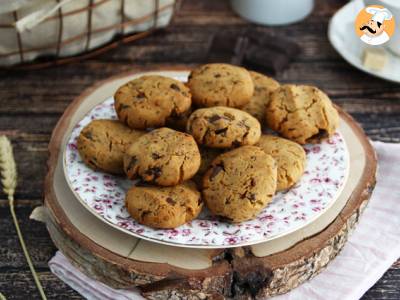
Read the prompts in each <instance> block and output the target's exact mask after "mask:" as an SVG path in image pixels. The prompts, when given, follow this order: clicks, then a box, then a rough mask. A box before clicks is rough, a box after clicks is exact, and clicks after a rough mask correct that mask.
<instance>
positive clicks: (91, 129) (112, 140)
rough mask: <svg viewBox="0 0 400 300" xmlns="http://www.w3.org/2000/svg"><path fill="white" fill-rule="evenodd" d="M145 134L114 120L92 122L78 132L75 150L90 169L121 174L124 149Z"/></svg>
mask: <svg viewBox="0 0 400 300" xmlns="http://www.w3.org/2000/svg"><path fill="white" fill-rule="evenodd" d="M145 133H146V132H144V131H139V130H135V129H131V128H129V127H127V126H125V125H124V124H122V123H121V122H119V121H116V120H93V121H91V122H90V123H89V124H88V125H86V126H85V127H84V128H83V129H82V131H81V132H80V134H79V137H78V142H77V148H78V151H79V154H80V156H81V158H82V160H83V161H84V163H85V164H86V165H87V166H89V167H91V168H92V169H94V170H102V171H105V172H109V173H113V174H123V173H124V168H123V157H124V153H125V149H126V147H128V146H129V145H130V144H131V143H132V142H134V141H136V140H137V139H138V138H139V137H140V136H142V135H143V134H145Z"/></svg>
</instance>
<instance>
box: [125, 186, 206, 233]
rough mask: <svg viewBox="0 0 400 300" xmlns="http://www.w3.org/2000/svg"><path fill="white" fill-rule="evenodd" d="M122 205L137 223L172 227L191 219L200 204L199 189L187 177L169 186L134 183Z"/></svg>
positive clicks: (195, 214)
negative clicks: (185, 179) (186, 179)
mask: <svg viewBox="0 0 400 300" xmlns="http://www.w3.org/2000/svg"><path fill="white" fill-rule="evenodd" d="M125 206H126V209H127V210H128V212H129V214H130V215H131V216H132V217H133V218H134V219H135V220H136V221H137V222H139V223H140V224H144V225H146V226H150V227H153V228H165V229H168V228H176V227H179V226H181V225H183V224H185V223H187V222H189V221H191V220H193V219H195V218H196V217H197V216H198V215H199V213H200V211H201V209H202V207H203V202H202V200H201V195H200V192H199V191H198V190H197V188H196V185H195V184H194V183H193V182H191V181H186V182H184V183H182V184H179V185H176V186H171V187H156V186H134V187H132V188H131V189H130V190H129V191H128V192H127V194H126V197H125Z"/></svg>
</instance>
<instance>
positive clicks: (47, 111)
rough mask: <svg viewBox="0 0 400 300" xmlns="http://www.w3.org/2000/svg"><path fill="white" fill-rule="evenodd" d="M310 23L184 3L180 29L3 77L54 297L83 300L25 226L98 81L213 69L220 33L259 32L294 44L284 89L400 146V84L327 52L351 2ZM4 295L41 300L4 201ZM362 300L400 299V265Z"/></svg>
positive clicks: (24, 216)
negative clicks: (64, 120)
mask: <svg viewBox="0 0 400 300" xmlns="http://www.w3.org/2000/svg"><path fill="white" fill-rule="evenodd" d="M316 2H317V6H316V9H315V10H314V12H313V14H312V16H311V17H308V18H307V19H306V20H305V21H304V22H301V23H299V24H294V25H290V26H285V27H275V28H266V27H260V26H256V25H252V24H249V23H247V22H246V21H244V20H242V19H240V18H238V17H237V16H236V15H235V14H234V13H232V12H231V10H230V7H229V3H228V1H226V0H219V1H214V0H202V1H196V0H185V1H184V2H183V4H182V6H181V8H180V10H179V12H178V13H177V15H176V17H175V19H174V21H173V24H172V25H171V26H169V27H168V28H167V29H165V30H162V31H160V32H157V33H155V34H153V35H151V36H149V37H148V38H146V39H143V40H141V41H137V42H135V43H134V44H131V45H126V46H124V47H122V48H118V49H116V50H113V51H112V52H109V53H106V54H104V55H102V56H99V57H97V58H95V59H91V60H87V61H84V62H81V63H77V64H72V65H66V66H61V67H57V68H50V69H44V70H35V71H23V72H21V71H12V72H11V71H0V134H7V135H8V136H9V137H10V138H11V140H12V142H13V144H14V149H15V150H14V151H15V157H16V160H17V163H18V171H19V174H20V175H19V182H18V184H19V185H18V189H17V194H16V199H17V203H16V205H17V214H18V216H19V219H20V223H21V227H22V231H23V233H24V235H25V237H26V241H27V246H28V248H29V249H30V252H31V255H32V258H33V261H34V263H35V265H36V267H37V269H38V271H39V273H40V278H41V280H42V283H43V285H44V288H45V291H46V293H47V295H48V296H49V299H81V297H80V296H79V295H78V294H77V293H76V292H74V291H73V290H72V289H70V288H69V287H67V286H66V285H65V284H63V283H62V282H61V281H60V280H58V279H57V278H56V277H55V276H54V275H52V274H51V273H50V272H49V269H48V266H47V261H48V260H49V259H50V258H51V257H52V255H53V254H54V252H55V247H54V246H53V244H52V242H51V240H50V238H49V236H48V234H47V231H46V228H45V227H44V225H42V224H41V223H37V222H35V221H30V220H29V219H28V217H29V214H30V211H31V210H32V208H33V207H35V206H38V205H40V204H41V203H42V193H43V179H44V176H45V173H46V160H47V156H48V153H47V144H48V141H49V139H50V134H51V131H52V129H53V127H54V125H55V124H56V122H57V120H58V118H59V117H60V115H61V114H62V112H63V111H64V109H65V108H66V106H67V105H68V104H69V103H70V101H72V99H74V98H75V97H76V96H77V95H78V94H80V93H81V92H82V91H83V90H84V89H85V88H87V87H89V86H90V85H92V84H93V83H95V82H96V81H98V80H102V79H105V78H107V77H109V76H112V75H116V74H118V73H121V72H125V71H128V70H131V69H134V68H135V65H136V66H138V65H140V66H146V67H152V66H154V67H157V66H159V65H171V64H198V63H204V62H207V55H206V53H207V49H208V48H209V46H210V41H211V39H212V37H213V35H215V34H216V33H221V32H222V33H225V32H226V33H240V32H242V31H243V30H245V29H249V28H259V29H260V30H263V31H265V32H270V33H274V34H281V35H283V36H286V37H289V38H292V39H293V40H295V41H297V42H298V43H299V44H300V46H301V48H302V54H301V55H300V56H299V57H298V58H297V59H296V60H295V61H294V62H292V63H291V65H290V67H289V68H288V69H286V70H285V71H283V72H281V73H279V74H277V75H276V79H277V80H279V81H282V82H297V83H309V84H314V85H317V86H319V87H320V88H322V89H323V90H325V91H326V92H327V93H328V94H329V95H330V96H331V98H332V99H333V100H334V101H335V103H336V104H338V105H340V106H341V107H342V108H344V109H345V110H346V111H347V112H349V113H351V114H352V116H353V117H354V118H355V119H356V120H357V121H358V122H360V124H361V125H362V126H363V128H364V129H365V131H366V133H367V134H368V135H369V137H370V138H371V139H373V140H380V141H385V142H400V85H396V84H394V83H389V82H385V81H383V80H380V79H377V78H374V77H371V76H369V75H366V74H364V73H361V72H360V71H358V70H356V69H354V68H352V67H351V66H350V65H348V64H347V63H346V62H345V61H344V60H343V59H342V58H341V57H340V56H339V55H338V54H337V53H336V52H335V50H334V49H333V48H332V47H331V46H330V44H329V42H328V40H327V37H326V32H327V25H328V21H329V19H330V17H331V16H332V14H333V13H334V12H335V11H336V10H337V9H338V8H340V7H341V6H342V5H344V4H345V3H347V1H344V0H341V1H339V0H335V1H334V0H329V1H316ZM0 232H1V235H0V236H1V243H0V292H2V293H3V294H4V295H5V296H6V297H7V298H8V299H23V298H25V299H36V298H38V296H37V293H36V290H35V287H34V283H33V280H32V278H31V276H30V274H29V269H28V266H27V265H26V263H25V259H24V257H23V254H22V251H21V249H20V246H19V244H18V240H17V237H16V235H15V231H14V228H13V225H12V220H11V216H10V214H9V210H8V207H7V202H6V200H5V195H4V194H0ZM363 299H400V261H398V262H397V263H395V264H394V265H393V266H392V268H391V269H390V270H388V272H387V273H386V274H385V275H384V276H383V278H382V279H381V280H380V281H379V282H378V283H377V284H376V285H375V286H374V287H373V288H372V289H371V290H370V291H368V292H367V293H366V294H365V295H364V297H363Z"/></svg>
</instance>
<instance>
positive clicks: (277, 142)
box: [257, 134, 307, 191]
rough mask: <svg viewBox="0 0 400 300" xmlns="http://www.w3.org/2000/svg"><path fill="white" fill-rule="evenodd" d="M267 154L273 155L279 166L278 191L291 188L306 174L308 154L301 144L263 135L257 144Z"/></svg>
mask: <svg viewBox="0 0 400 300" xmlns="http://www.w3.org/2000/svg"><path fill="white" fill-rule="evenodd" d="M257 146H258V147H260V148H261V149H262V150H263V151H264V152H265V153H267V154H269V155H271V156H272V157H273V158H274V159H275V161H276V164H277V166H278V183H277V188H276V189H277V190H278V191H282V190H286V189H288V188H290V187H291V186H293V185H294V184H296V182H298V181H299V179H300V177H301V176H302V175H303V173H304V169H305V167H306V162H307V158H306V152H305V151H304V149H303V147H301V146H300V145H299V144H297V143H295V142H292V141H290V140H287V139H284V138H281V137H277V136H273V135H264V134H263V135H262V136H261V138H260V141H259V142H258V144H257Z"/></svg>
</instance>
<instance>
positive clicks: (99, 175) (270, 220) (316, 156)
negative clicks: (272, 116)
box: [64, 73, 349, 248]
mask: <svg viewBox="0 0 400 300" xmlns="http://www.w3.org/2000/svg"><path fill="white" fill-rule="evenodd" d="M183 74H185V75H183ZM183 74H182V76H178V77H176V79H178V80H182V81H185V80H186V73H183ZM104 118H108V119H110V118H111V119H115V118H116V114H115V111H114V107H113V98H109V99H107V100H106V101H104V102H103V103H101V104H99V105H97V106H95V107H94V108H93V109H92V110H91V111H90V112H89V113H88V114H87V115H86V116H85V117H84V118H83V119H82V120H81V121H80V122H79V123H78V124H76V126H75V127H74V129H73V131H72V133H71V136H70V138H69V140H68V143H67V145H66V147H65V151H64V173H65V176H66V179H67V183H68V184H69V186H70V187H71V190H72V191H73V192H74V194H75V195H76V197H77V198H78V200H79V201H80V202H81V203H82V204H83V205H84V206H85V207H86V208H87V209H88V210H89V211H90V212H92V213H93V214H94V215H95V216H97V217H98V218H100V219H101V220H103V221H105V222H106V223H108V224H109V225H111V226H113V227H115V228H118V229H119V230H121V231H123V232H126V233H128V234H130V235H133V236H135V237H139V238H142V239H146V240H150V241H153V242H158V243H162V244H168V245H174V246H180V247H192V248H227V247H238V246H244V245H251V244H257V243H262V242H266V241H269V240H272V239H274V238H277V237H281V236H282V235H285V234H289V233H291V232H293V231H295V230H298V229H300V228H302V227H304V226H306V225H307V224H309V223H311V222H312V221H313V220H315V219H316V218H318V217H319V216H320V215H322V214H323V212H324V211H325V210H327V209H328V208H329V207H330V206H331V205H332V204H333V203H334V202H335V200H336V199H337V197H338V196H339V195H340V193H341V190H342V188H343V186H344V183H345V182H346V180H347V173H348V167H349V159H348V151H347V147H346V143H345V141H344V139H343V137H342V135H341V134H340V133H339V132H337V133H336V134H335V135H334V136H333V137H332V138H331V139H330V140H327V141H325V142H323V143H321V144H318V145H306V146H305V147H304V148H305V150H306V152H307V167H306V171H305V173H304V175H303V176H302V178H301V180H300V182H299V183H298V184H297V185H296V186H294V187H293V188H291V189H290V190H289V191H287V192H285V193H278V194H277V195H276V196H275V197H274V198H273V201H272V202H271V203H270V204H269V205H268V206H267V207H266V208H265V209H264V210H263V211H262V212H261V213H260V214H259V215H258V216H257V218H256V219H254V220H251V221H247V222H242V223H240V224H229V223H225V222H221V221H219V220H218V219H216V218H213V217H212V216H211V215H210V214H209V213H208V212H207V210H206V209H204V211H203V212H202V213H201V215H200V216H199V218H198V219H196V220H193V221H192V222H189V223H187V224H185V225H182V226H180V227H179V228H176V229H171V230H164V229H153V228H150V227H147V226H144V225H141V224H138V223H137V222H135V220H133V219H132V218H131V217H130V216H129V214H128V212H127V210H126V209H125V206H124V196H125V192H126V191H127V190H128V189H129V188H130V187H131V186H132V185H133V184H134V182H132V181H130V180H127V179H125V178H123V177H118V176H113V175H110V174H106V173H103V172H96V171H93V170H92V169H90V168H88V167H87V166H86V165H85V164H84V163H83V162H82V160H81V158H80V156H79V153H78V151H77V147H76V140H77V137H78V135H79V133H80V131H81V129H82V128H83V127H84V126H85V125H87V124H88V123H89V122H90V121H91V120H93V119H104Z"/></svg>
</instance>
